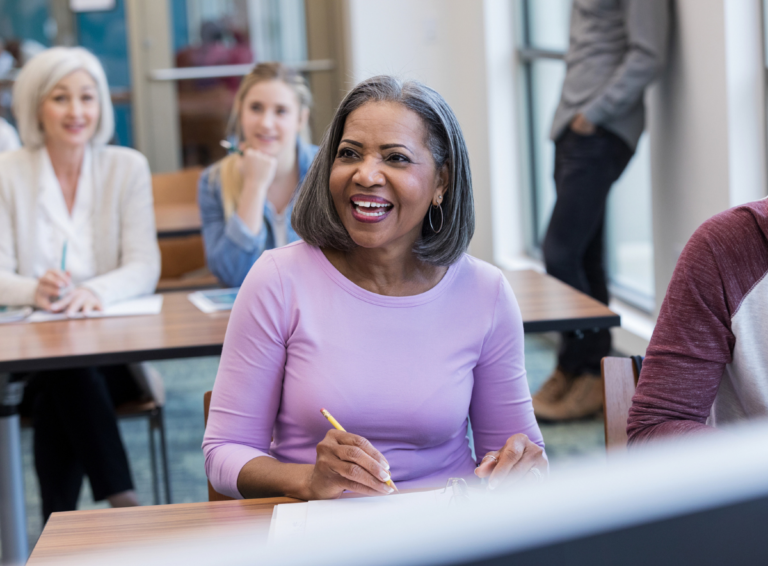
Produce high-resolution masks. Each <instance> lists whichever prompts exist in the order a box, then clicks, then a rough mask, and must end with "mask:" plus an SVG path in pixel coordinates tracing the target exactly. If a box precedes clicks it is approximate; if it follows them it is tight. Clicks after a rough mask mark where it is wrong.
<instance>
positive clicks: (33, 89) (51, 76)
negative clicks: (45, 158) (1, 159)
mask: <svg viewBox="0 0 768 566" xmlns="http://www.w3.org/2000/svg"><path fill="white" fill-rule="evenodd" d="M80 70H83V71H86V72H87V73H88V74H89V75H91V77H92V78H93V80H94V81H95V82H96V90H97V91H98V94H99V107H100V112H99V124H98V126H97V127H96V133H95V134H94V135H93V138H91V143H92V144H93V145H105V144H107V143H109V140H111V139H112V136H113V135H114V132H115V116H114V111H113V110H112V99H111V98H110V94H109V85H108V84H107V77H106V75H105V74H104V69H103V67H102V66H101V63H99V60H98V59H97V58H96V57H95V56H94V55H93V54H92V53H91V52H90V51H88V50H87V49H83V48H82V47H52V48H51V49H46V50H45V51H43V52H42V53H40V54H38V55H35V56H34V57H33V58H32V59H30V60H29V61H28V62H27V63H26V64H25V65H24V66H23V67H22V68H21V72H20V73H19V76H18V77H17V78H16V82H15V84H14V85H13V114H14V115H15V116H16V123H17V124H18V126H19V137H21V142H22V143H23V144H24V146H25V147H28V148H31V149H36V148H38V147H41V146H43V145H44V144H45V132H43V128H42V126H41V124H40V119H39V115H38V113H39V111H40V105H41V104H42V102H43V100H44V99H45V97H46V96H47V95H48V93H50V92H51V90H53V87H55V86H56V85H57V84H58V82H59V81H60V80H61V79H63V78H64V77H66V76H67V75H69V74H70V73H74V72H75V71H80Z"/></svg>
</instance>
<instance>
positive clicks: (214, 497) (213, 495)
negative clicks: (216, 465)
mask: <svg viewBox="0 0 768 566" xmlns="http://www.w3.org/2000/svg"><path fill="white" fill-rule="evenodd" d="M211 393H212V391H206V392H205V393H204V394H203V416H204V418H205V426H208V410H209V409H210V408H211ZM233 499H234V498H233V497H229V496H227V495H222V494H220V493H219V492H218V491H216V490H215V489H213V486H212V485H211V482H210V480H209V481H208V501H232V500H233Z"/></svg>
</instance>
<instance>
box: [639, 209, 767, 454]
mask: <svg viewBox="0 0 768 566" xmlns="http://www.w3.org/2000/svg"><path fill="white" fill-rule="evenodd" d="M766 273H768V200H766V199H763V200H759V201H756V202H752V203H749V204H745V205H742V206H737V207H735V208H732V209H730V210H727V211H725V212H722V213H720V214H718V215H716V216H714V217H713V218H710V219H709V220H707V221H706V222H705V223H704V224H702V225H701V227H699V229H698V230H696V232H695V233H694V234H693V236H692V237H691V239H690V241H689V242H688V244H687V245H686V247H685V249H684V250H683V253H682V254H681V255H680V259H679V260H678V262H677V266H676V267H675V271H674V274H673V275H672V281H671V282H670V284H669V289H668V290H667V296H666V297H665V298H664V303H663V304H662V307H661V312H660V313H659V319H658V322H657V323H656V329H655V330H654V333H653V336H652V337H651V343H650V345H649V347H648V351H647V356H646V358H645V361H644V363H643V369H642V372H641V373H640V380H639V382H638V385H637V391H636V392H635V396H634V397H633V399H632V408H631V409H630V412H629V421H628V425H627V433H628V436H629V443H630V444H638V443H641V442H644V441H647V440H651V439H654V438H658V437H663V436H670V435H681V434H691V433H696V432H700V431H704V430H708V429H711V428H712V427H716V426H720V425H723V424H726V423H731V422H738V421H742V420H747V419H754V418H760V417H766V416H768V348H766V341H768V278H766V277H765V275H766Z"/></svg>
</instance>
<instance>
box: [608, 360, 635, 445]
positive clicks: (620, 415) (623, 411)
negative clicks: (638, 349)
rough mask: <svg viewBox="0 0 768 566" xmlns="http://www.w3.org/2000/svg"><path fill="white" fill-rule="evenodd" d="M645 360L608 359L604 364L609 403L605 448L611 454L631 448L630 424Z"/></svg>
mask: <svg viewBox="0 0 768 566" xmlns="http://www.w3.org/2000/svg"><path fill="white" fill-rule="evenodd" d="M638 358H639V357H638ZM641 360H642V358H639V359H638V361H637V362H636V361H634V360H633V359H632V358H615V357H606V358H603V360H602V362H601V364H600V369H601V373H602V374H603V394H604V401H605V403H604V405H603V406H604V407H605V409H604V412H603V414H604V418H605V447H606V449H607V450H608V451H615V450H625V449H626V447H627V420H628V418H629V408H630V407H631V406H632V396H633V395H634V394H635V387H636V385H637V378H638V377H639V375H640V371H639V368H638V366H639V365H640V362H641Z"/></svg>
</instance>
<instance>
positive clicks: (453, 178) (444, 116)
mask: <svg viewBox="0 0 768 566" xmlns="http://www.w3.org/2000/svg"><path fill="white" fill-rule="evenodd" d="M368 102H396V103H398V104H402V105H403V106H405V107H406V108H408V109H409V110H412V111H413V112H415V113H416V114H418V115H419V117H420V118H421V119H422V120H423V122H424V125H425V127H426V130H427V136H428V137H427V140H426V143H427V147H429V150H430V152H431V153H432V158H433V159H434V161H435V166H436V168H437V170H438V171H439V170H440V169H441V168H442V167H443V166H444V165H447V167H448V173H449V176H448V180H449V182H448V187H447V190H446V192H445V193H444V195H443V201H442V209H443V228H442V229H441V230H440V232H439V233H435V232H434V230H432V228H431V227H430V223H429V215H430V214H432V215H433V223H434V225H435V226H439V222H440V220H439V219H438V218H439V216H440V215H439V213H437V212H433V210H432V208H433V207H432V206H431V205H430V207H429V209H428V211H427V215H426V216H424V221H423V223H422V228H421V238H419V239H418V240H417V241H416V244H415V245H414V249H413V253H414V254H415V255H416V257H417V258H418V259H420V260H421V261H424V262H427V263H431V264H434V265H450V264H452V263H454V262H455V261H456V260H457V259H459V257H461V255H462V254H463V253H464V252H465V251H466V249H467V246H469V241H470V240H471V239H472V234H474V231H475V207H474V201H473V197H472V175H471V172H470V169H469V155H468V153H467V146H466V144H465V143H464V135H463V134H462V133H461V127H459V122H458V120H457V119H456V116H455V115H454V114H453V111H452V110H451V108H450V106H448V104H447V103H446V102H445V100H444V99H443V97H442V96H440V95H439V94H438V93H437V92H435V91H434V90H432V89H431V88H429V87H427V86H425V85H423V84H421V83H420V82H417V81H407V82H402V81H400V80H398V79H396V78H394V77H391V76H387V75H381V76H378V77H372V78H370V79H367V80H365V81H363V82H361V83H360V84H358V85H357V86H356V87H355V88H353V89H352V91H351V92H350V93H349V94H347V96H346V97H345V98H344V100H343V101H342V102H341V104H340V105H339V109H338V110H337V111H336V115H335V116H334V118H333V121H332V122H331V125H330V126H329V127H328V130H327V131H326V133H325V136H324V137H323V141H322V143H321V145H320V150H319V151H318V153H317V156H316V157H315V160H314V162H313V163H312V166H311V167H310V169H309V171H308V172H307V175H306V177H305V178H304V182H303V183H302V185H301V189H300V192H299V196H298V199H297V201H296V205H295V207H294V209H293V215H292V216H291V224H292V225H293V228H294V230H296V233H297V234H298V235H299V236H301V237H302V238H303V239H304V241H305V242H307V243H308V244H311V245H313V246H317V247H329V248H333V249H336V250H340V251H350V250H352V249H353V248H355V247H356V244H355V243H354V242H353V241H352V238H350V236H349V234H348V233H347V230H346V229H345V228H344V225H343V224H342V222H341V219H340V218H339V215H338V213H337V212H336V207H335V206H334V204H333V198H332V197H331V192H330V188H329V186H328V183H329V179H330V176H331V166H332V165H333V162H334V159H335V157H336V153H337V151H338V149H339V143H340V142H341V138H342V135H343V134H344V125H345V123H346V121H347V116H349V115H350V114H351V113H352V112H353V111H354V110H356V109H358V108H360V107H361V106H363V105H364V104H366V103H368Z"/></svg>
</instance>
